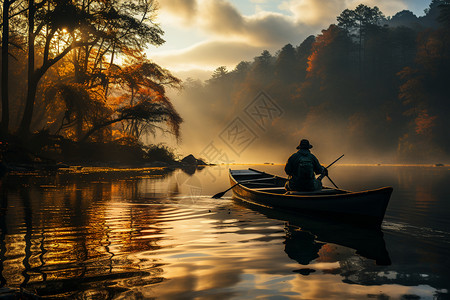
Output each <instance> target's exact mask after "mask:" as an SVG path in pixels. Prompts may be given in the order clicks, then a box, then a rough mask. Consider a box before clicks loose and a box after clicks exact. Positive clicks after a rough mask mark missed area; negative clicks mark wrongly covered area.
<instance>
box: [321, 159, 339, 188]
mask: <svg viewBox="0 0 450 300" xmlns="http://www.w3.org/2000/svg"><path fill="white" fill-rule="evenodd" d="M343 156H344V154H342V155H341V156H339V157H338V158H337V159H336V160H335V161H333V162H332V163H331V164H329V165H328V166H327V167H326V168H325V169H328V168H329V167H331V166H332V165H334V163H335V162H337V161H338V160H340V159H341V158H342V157H343ZM324 177H326V178H328V180H329V181H330V182H331V183H332V184H333V185H334V186H335V187H336V188H337V189H339V188H338V186H337V185H336V184H335V183H334V182H333V180H331V178H330V177H329V176H328V175H326V176H322V175H320V176H319V177H318V178H317V179H318V180H322V179H323V178H324Z"/></svg>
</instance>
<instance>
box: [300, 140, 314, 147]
mask: <svg viewBox="0 0 450 300" xmlns="http://www.w3.org/2000/svg"><path fill="white" fill-rule="evenodd" d="M312 147H313V146H312V145H311V144H310V143H309V141H308V140H305V139H303V140H301V141H300V145H298V146H297V149H311V148H312Z"/></svg>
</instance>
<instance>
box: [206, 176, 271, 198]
mask: <svg viewBox="0 0 450 300" xmlns="http://www.w3.org/2000/svg"><path fill="white" fill-rule="evenodd" d="M275 178H277V176H272V177H267V178H259V179H248V180H242V181H240V182H236V183H235V184H233V185H232V186H231V187H230V188H228V189H226V190H225V191H223V192H221V193H217V194H215V195H214V196H212V197H213V198H216V199H217V198H220V197H222V196H223V195H224V194H225V193H226V192H228V191H229V190H231V189H232V188H234V187H235V186H237V185H238V184H241V183H246V182H253V181H262V180H268V179H275Z"/></svg>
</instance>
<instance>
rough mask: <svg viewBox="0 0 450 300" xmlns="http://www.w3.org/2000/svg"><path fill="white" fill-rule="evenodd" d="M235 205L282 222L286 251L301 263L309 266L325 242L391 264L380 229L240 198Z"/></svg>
mask: <svg viewBox="0 0 450 300" xmlns="http://www.w3.org/2000/svg"><path fill="white" fill-rule="evenodd" d="M238 204H239V205H241V206H244V207H248V208H251V209H253V210H256V211H258V212H260V213H262V214H264V215H265V216H267V217H269V218H271V219H277V220H283V221H285V222H286V224H285V231H286V238H285V252H286V253H287V255H288V256H289V257H290V258H291V259H294V260H296V261H297V262H298V263H300V264H302V265H308V264H309V263H310V262H311V261H312V260H314V259H316V258H318V257H319V251H320V249H321V248H322V246H324V245H325V244H336V245H340V246H344V247H347V248H351V249H354V250H356V254H357V255H360V256H362V257H365V258H368V259H371V260H374V261H375V263H376V265H380V266H388V265H390V264H391V259H390V257H389V253H388V251H387V249H386V243H385V241H384V237H383V232H382V231H381V230H379V229H369V228H360V227H354V226H351V225H350V224H347V223H340V222H336V221H330V220H326V219H323V218H319V217H314V218H312V217H309V216H307V215H299V214H297V213H296V214H295V215H294V214H291V213H288V212H284V211H278V210H273V209H271V208H266V207H262V206H259V205H252V204H249V203H247V202H241V201H239V203H238Z"/></svg>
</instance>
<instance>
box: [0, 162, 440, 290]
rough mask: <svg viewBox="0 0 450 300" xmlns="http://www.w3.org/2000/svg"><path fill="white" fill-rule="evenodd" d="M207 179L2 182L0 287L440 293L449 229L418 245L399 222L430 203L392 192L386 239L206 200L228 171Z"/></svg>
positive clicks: (183, 175) (89, 176)
mask: <svg viewBox="0 0 450 300" xmlns="http://www.w3.org/2000/svg"><path fill="white" fill-rule="evenodd" d="M280 169H281V168H280ZM211 170H213V169H210V170H207V171H208V172H211ZM205 171H206V169H204V170H202V171H201V172H196V173H194V174H190V173H189V172H184V171H176V172H173V173H168V174H165V173H161V172H156V173H152V172H144V173H140V174H134V173H133V174H131V176H130V174H127V173H125V174H122V175H117V174H116V175H117V176H116V175H113V174H105V173H101V172H99V173H98V174H94V173H89V172H88V173H86V174H78V173H76V174H55V175H53V176H19V177H17V176H16V177H14V176H9V175H8V176H7V177H5V178H3V181H2V182H1V184H2V186H1V198H0V199H1V205H0V288H1V287H10V288H20V287H22V288H24V289H27V290H30V291H32V292H33V293H36V294H38V295H41V296H52V297H53V296H55V297H63V298H64V297H67V298H97V299H109V298H113V297H116V298H139V297H140V298H159V299H174V298H177V297H178V298H179V297H180V295H182V296H183V297H184V298H187V299H190V298H196V297H197V298H218V299H229V298H243V299H249V298H256V297H265V298H269V297H271V296H274V297H275V296H276V297H285V298H307V299H313V298H325V299H329V298H366V297H369V296H370V297H382V296H383V295H385V296H386V297H388V296H389V297H392V298H401V297H402V296H404V295H410V296H411V295H413V296H420V297H425V298H426V297H428V298H431V297H432V295H433V294H435V295H438V294H439V293H440V294H443V295H447V291H446V288H447V287H448V286H447V285H448V279H449V278H448V274H449V273H448V270H449V269H448V268H449V261H448V257H449V256H448V254H449V250H448V241H449V239H448V236H449V234H448V231H444V232H443V235H442V236H440V237H437V236H433V235H432V236H431V238H430V239H428V240H427V242H426V244H424V243H423V241H422V239H420V240H417V239H415V236H414V235H415V234H416V233H417V232H419V229H418V228H419V226H417V225H418V224H421V223H416V224H414V223H400V222H398V220H402V221H404V222H406V220H409V218H411V216H409V215H408V216H406V217H402V215H397V211H398V209H399V204H398V203H399V202H408V200H409V201H410V202H408V203H409V205H410V206H417V207H418V208H416V210H415V213H417V211H419V212H420V211H421V210H423V209H426V210H427V211H429V209H434V208H433V205H437V204H438V203H440V200H439V199H440V198H439V197H438V196H436V195H435V194H433V195H430V196H428V198H427V196H426V194H425V196H423V195H422V196H421V194H420V193H414V197H413V198H406V199H405V198H395V196H396V195H395V194H394V195H393V196H394V198H393V200H394V203H393V209H392V210H391V211H389V208H388V214H389V213H390V215H388V222H387V223H386V224H385V225H384V226H383V227H384V233H383V232H382V231H380V230H378V231H373V230H368V229H357V228H352V227H351V226H349V225H344V224H339V223H333V222H329V221H327V220H317V219H311V218H308V216H298V215H296V216H293V215H290V214H285V213H280V212H275V211H273V210H267V209H266V210H264V209H257V210H256V209H255V208H254V207H248V206H245V205H242V204H241V203H238V202H235V201H233V200H231V198H230V197H228V198H224V199H221V200H220V201H218V200H213V199H211V198H210V195H212V194H214V193H216V192H217V191H220V190H223V189H225V188H226V187H228V182H227V180H226V173H224V172H222V173H218V172H216V173H214V174H213V175H214V176H215V180H214V182H212V181H208V180H206V178H207V179H211V177H210V176H211V174H210V173H205ZM267 171H271V170H267ZM272 171H274V170H272ZM275 171H277V170H275ZM272 173H274V172H272ZM275 173H276V172H275ZM408 176H409V175H408ZM399 182H402V184H404V182H405V181H404V180H401V181H399ZM412 182H414V180H412ZM417 188H418V190H421V189H422V188H421V187H420V186H419V187H417ZM408 190H410V189H408ZM402 191H404V190H402V189H400V194H401V193H403V192H402ZM430 197H431V198H432V199H434V200H433V201H430V200H429V199H430ZM419 198H420V199H423V200H422V202H426V203H434V204H433V205H431V206H427V205H424V204H423V203H422V202H421V201H417V200H416V199H419ZM427 199H428V200H427ZM409 210H413V208H412V207H410V208H409ZM401 213H402V214H404V213H405V211H401ZM421 218H425V217H424V216H422V215H421ZM421 218H417V222H422V221H421ZM424 222H425V221H424ZM401 224H404V226H409V227H403V228H408V229H407V230H405V229H399V228H400V227H399V226H400V225H401ZM414 226H415V227H414ZM411 228H417V230H418V231H416V233H413V232H414V231H413V230H412V229H411ZM425 228H426V227H423V226H422V227H420V230H421V231H420V232H422V233H424V232H425V231H424V230H425ZM430 230H431V229H430ZM427 232H428V231H427ZM431 232H432V233H434V234H435V233H436V230H434V231H433V230H432V231H431ZM385 241H386V242H385ZM417 244H420V245H419V246H420V247H417ZM388 250H389V251H388ZM446 274H447V275H446ZM324 286H327V289H324V288H323V287H324Z"/></svg>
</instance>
